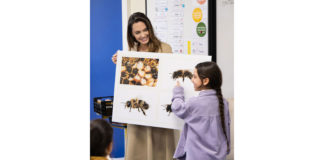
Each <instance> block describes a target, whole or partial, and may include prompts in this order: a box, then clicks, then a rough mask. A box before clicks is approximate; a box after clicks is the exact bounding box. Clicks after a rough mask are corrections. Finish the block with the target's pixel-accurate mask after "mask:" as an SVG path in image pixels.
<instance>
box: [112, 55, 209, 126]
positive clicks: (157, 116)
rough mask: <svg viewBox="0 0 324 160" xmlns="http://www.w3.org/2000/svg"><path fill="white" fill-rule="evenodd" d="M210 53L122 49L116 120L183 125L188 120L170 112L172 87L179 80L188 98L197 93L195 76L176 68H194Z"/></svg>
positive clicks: (189, 70) (115, 107) (143, 123)
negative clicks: (193, 53) (192, 77)
mask: <svg viewBox="0 0 324 160" xmlns="http://www.w3.org/2000/svg"><path fill="white" fill-rule="evenodd" d="M205 61H211V57H210V56H198V55H191V56H188V55H183V54H165V53H150V52H131V51H119V52H118V58H117V65H116V75H115V89H114V104H113V106H114V107H113V117H112V121H113V122H119V123H129V124H137V125H144V126H154V127H161V128H172V129H182V127H183V124H184V122H183V121H182V120H181V119H179V118H178V117H176V116H175V115H174V113H172V112H167V110H166V105H167V104H171V99H172V90H173V88H174V86H175V85H176V82H177V81H179V82H180V84H181V86H183V87H184V91H185V99H188V98H190V97H193V96H196V95H197V94H198V92H196V91H194V87H193V84H192V82H191V79H190V78H189V77H186V76H178V77H177V78H173V77H174V72H175V71H179V70H182V71H186V72H187V71H188V72H191V73H192V72H193V70H194V67H195V65H196V64H198V63H200V62H205Z"/></svg>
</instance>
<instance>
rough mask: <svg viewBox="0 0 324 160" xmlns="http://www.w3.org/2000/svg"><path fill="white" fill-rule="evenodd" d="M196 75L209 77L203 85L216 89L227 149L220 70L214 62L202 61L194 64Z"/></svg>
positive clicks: (201, 77)
mask: <svg viewBox="0 0 324 160" xmlns="http://www.w3.org/2000/svg"><path fill="white" fill-rule="evenodd" d="M195 68H196V69H197V74H198V77H199V78H200V79H201V81H202V80H203V79H205V78H208V79H209V83H208V84H207V85H206V86H203V87H205V88H207V89H214V90H216V96H217V98H218V102H219V113H220V116H221V124H222V128H223V132H224V135H225V137H226V140H227V150H229V141H228V137H227V134H226V129H225V116H224V101H223V95H222V90H221V86H222V83H223V79H222V71H221V70H220V69H219V67H218V65H217V64H216V63H215V62H202V63H199V64H197V65H196V67H195Z"/></svg>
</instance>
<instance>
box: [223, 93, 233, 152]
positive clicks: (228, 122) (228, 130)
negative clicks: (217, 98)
mask: <svg viewBox="0 0 324 160" xmlns="http://www.w3.org/2000/svg"><path fill="white" fill-rule="evenodd" d="M224 105H225V109H226V110H225V111H226V112H225V125H226V126H225V127H226V137H227V139H228V143H229V150H228V152H227V154H229V153H230V151H231V117H230V113H229V104H228V102H227V100H225V99H224Z"/></svg>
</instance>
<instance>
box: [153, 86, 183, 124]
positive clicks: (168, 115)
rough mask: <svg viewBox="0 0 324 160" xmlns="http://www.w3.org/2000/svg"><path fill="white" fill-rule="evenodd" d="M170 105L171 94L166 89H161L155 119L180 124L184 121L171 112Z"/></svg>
mask: <svg viewBox="0 0 324 160" xmlns="http://www.w3.org/2000/svg"><path fill="white" fill-rule="evenodd" d="M171 105H172V95H170V94H169V92H167V91H162V92H161V94H160V102H159V107H158V119H157V121H158V122H159V123H168V124H170V125H173V126H181V125H182V124H183V123H184V122H183V120H181V119H179V118H178V117H177V116H176V115H175V114H174V113H173V112H172V108H171Z"/></svg>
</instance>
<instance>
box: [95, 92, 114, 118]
mask: <svg viewBox="0 0 324 160" xmlns="http://www.w3.org/2000/svg"><path fill="white" fill-rule="evenodd" d="M113 102H114V96H106V97H95V98H93V108H94V112H95V113H98V114H100V115H102V116H103V117H111V116H112V108H113Z"/></svg>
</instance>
